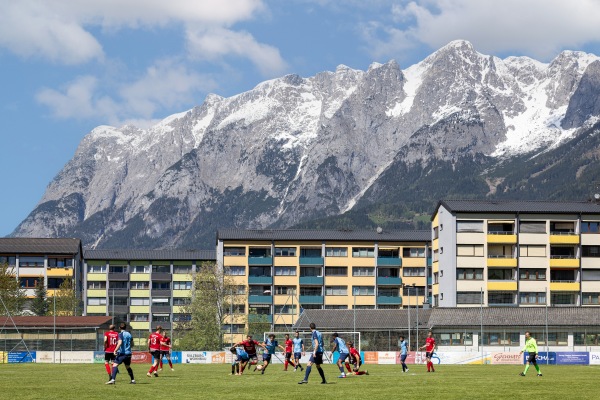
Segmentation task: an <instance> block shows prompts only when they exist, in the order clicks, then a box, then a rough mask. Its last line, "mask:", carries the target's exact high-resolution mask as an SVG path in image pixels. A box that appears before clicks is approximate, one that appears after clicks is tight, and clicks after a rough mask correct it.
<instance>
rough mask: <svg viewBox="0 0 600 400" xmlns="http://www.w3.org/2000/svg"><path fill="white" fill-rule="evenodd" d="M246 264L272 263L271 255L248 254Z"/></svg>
mask: <svg viewBox="0 0 600 400" xmlns="http://www.w3.org/2000/svg"><path fill="white" fill-rule="evenodd" d="M248 265H273V257H267V256H249V257H248Z"/></svg>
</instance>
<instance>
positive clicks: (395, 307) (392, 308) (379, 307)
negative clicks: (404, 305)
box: [377, 304, 401, 310]
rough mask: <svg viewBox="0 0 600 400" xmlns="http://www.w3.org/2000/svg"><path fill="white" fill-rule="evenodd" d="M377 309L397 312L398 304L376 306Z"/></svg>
mask: <svg viewBox="0 0 600 400" xmlns="http://www.w3.org/2000/svg"><path fill="white" fill-rule="evenodd" d="M377 308H378V309H379V310H399V309H400V308H401V307H400V304H378V305H377Z"/></svg>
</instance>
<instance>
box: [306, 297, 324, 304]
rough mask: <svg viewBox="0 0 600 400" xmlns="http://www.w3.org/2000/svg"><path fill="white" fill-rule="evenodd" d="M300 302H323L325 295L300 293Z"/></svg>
mask: <svg viewBox="0 0 600 400" xmlns="http://www.w3.org/2000/svg"><path fill="white" fill-rule="evenodd" d="M300 304H323V296H310V295H300Z"/></svg>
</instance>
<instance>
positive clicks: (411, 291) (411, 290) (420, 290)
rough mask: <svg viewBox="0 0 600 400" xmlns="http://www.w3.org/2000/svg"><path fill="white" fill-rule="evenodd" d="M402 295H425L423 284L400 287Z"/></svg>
mask: <svg viewBox="0 0 600 400" xmlns="http://www.w3.org/2000/svg"><path fill="white" fill-rule="evenodd" d="M402 296H425V286H407V285H404V286H403V287H402Z"/></svg>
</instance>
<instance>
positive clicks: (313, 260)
mask: <svg viewBox="0 0 600 400" xmlns="http://www.w3.org/2000/svg"><path fill="white" fill-rule="evenodd" d="M323 260H324V259H323V257H304V256H300V265H320V266H322V265H323Z"/></svg>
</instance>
